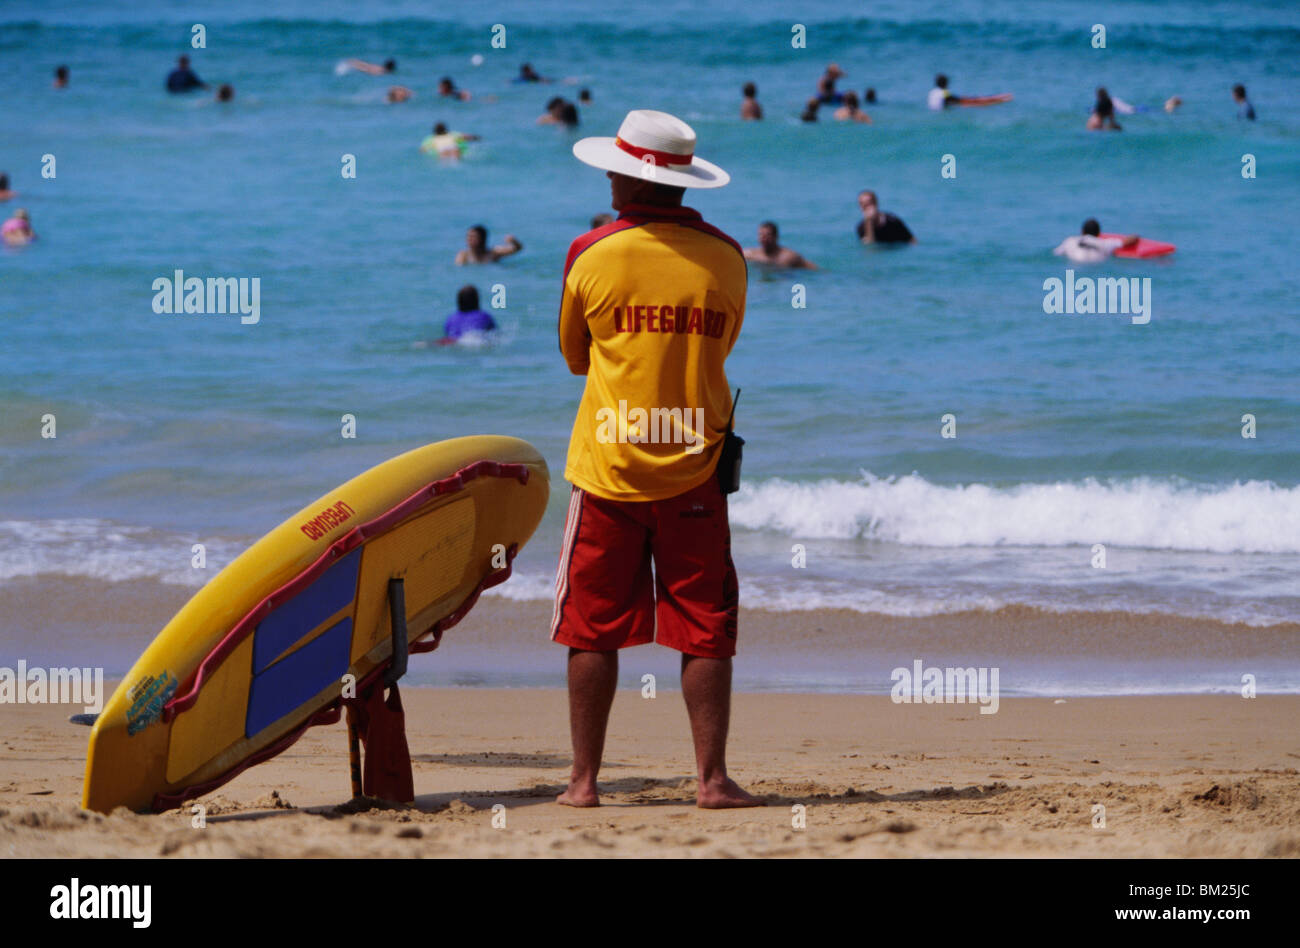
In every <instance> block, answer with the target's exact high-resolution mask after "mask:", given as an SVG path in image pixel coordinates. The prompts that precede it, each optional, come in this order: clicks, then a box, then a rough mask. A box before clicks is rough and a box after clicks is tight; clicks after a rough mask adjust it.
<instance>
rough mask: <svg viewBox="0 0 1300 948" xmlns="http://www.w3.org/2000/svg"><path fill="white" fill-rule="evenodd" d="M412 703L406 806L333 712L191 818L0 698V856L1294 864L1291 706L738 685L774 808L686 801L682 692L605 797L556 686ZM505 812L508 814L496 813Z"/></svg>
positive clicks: (621, 763) (736, 752)
mask: <svg viewBox="0 0 1300 948" xmlns="http://www.w3.org/2000/svg"><path fill="white" fill-rule="evenodd" d="M403 697H404V699H405V704H406V709H407V723H408V735H409V740H410V745H411V753H412V757H413V760H414V768H415V790H416V795H417V799H416V803H415V805H414V806H413V807H392V808H389V807H367V806H365V805H358V804H357V802H356V801H352V802H350V801H349V799H348V798H349V795H350V794H349V790H348V767H347V742H346V736H345V730H344V728H343V726H342V725H337V726H335V727H331V728H318V729H316V730H314V731H311V732H309V733H308V734H307V735H306V736H305V737H304V738H303V739H302V740H301V741H300V742H299V743H298V744H296V745H295V746H294V747H292V748H290V749H289V750H288V751H287V752H286V753H284V754H282V755H281V756H280V757H278V758H276V759H275V760H273V761H270V762H269V763H266V764H263V765H261V766H259V767H255V768H253V769H251V770H249V771H246V772H245V773H244V774H242V775H240V776H239V777H237V778H236V779H235V780H234V781H233V782H231V783H229V784H227V785H226V786H225V787H222V788H221V789H219V790H217V791H216V792H215V793H214V794H212V795H210V796H208V797H205V798H203V799H202V800H200V801H198V802H199V803H201V804H202V805H203V806H204V807H205V808H206V826H204V827H202V828H196V827H195V826H193V821H194V820H195V814H194V813H192V812H191V811H190V810H188V809H186V810H181V811H172V812H169V813H166V814H161V815H137V814H132V813H128V812H126V811H125V810H119V811H117V812H115V813H113V814H110V815H107V816H103V815H99V814H92V813H86V812H84V811H81V810H80V809H79V806H78V803H79V796H80V791H81V779H82V771H83V767H84V762H85V742H86V735H87V731H86V730H85V729H84V728H81V727H77V726H74V725H71V724H68V723H67V716H68V709H67V708H64V707H58V706H48V705H47V706H6V707H5V708H4V713H3V715H0V744H2V749H0V754H2V755H3V761H4V764H3V767H2V768H0V854H3V855H4V856H6V857H51V856H52V857H126V856H132V857H181V856H191V857H341V856H352V857H355V856H359V857H399V856H407V857H447V856H451V857H523V856H553V857H566V856H618V857H622V856H628V857H657V856H668V857H681V856H707V857H725V856H778V857H805V856H818V857H823V856H847V857H862V856H903V857H906V856H1004V857H1005V856H1027V857H1054V856H1083V857H1295V856H1300V825H1298V823H1297V820H1296V814H1297V811H1298V810H1300V779H1298V778H1297V770H1296V767H1297V761H1300V739H1298V738H1297V733H1296V729H1295V721H1296V720H1297V718H1298V717H1300V697H1294V696H1275V697H1269V696H1264V697H1259V698H1256V699H1253V700H1245V699H1242V698H1237V697H1227V696H1189V697H1179V696H1162V697H1134V698H1088V699H1068V700H1065V701H1064V702H1063V703H1060V702H1059V700H1052V699H1037V698H1023V699H1003V701H1002V702H1001V706H1000V708H999V711H998V713H997V714H992V715H980V714H979V713H978V710H977V708H976V707H975V706H973V705H960V706H954V705H946V706H942V705H931V706H916V705H912V706H909V705H898V704H893V703H892V702H891V701H890V699H889V698H888V697H882V696H855V695H800V694H739V695H737V696H736V699H735V706H734V714H733V724H732V751H731V755H730V767H731V770H732V773H733V775H734V776H736V777H737V778H738V779H739V780H740V781H741V782H742V783H743V784H744V785H745V786H747V787H748V788H749V789H750V790H751V791H753V792H754V793H756V794H758V795H760V796H761V797H762V798H763V799H764V800H765V802H766V803H767V806H766V807H764V808H762V809H752V810H734V811H726V812H721V811H705V810H699V809H697V808H696V807H695V806H694V776H693V769H694V768H693V761H692V756H691V747H690V742H689V737H688V733H687V727H686V715H685V710H684V708H683V706H682V702H681V696H680V694H679V693H677V692H674V691H669V690H666V689H661V690H660V691H659V692H658V695H657V697H656V698H654V699H645V698H642V697H641V695H640V692H639V691H636V690H631V689H623V690H621V691H620V693H619V694H618V696H617V698H616V700H615V704H614V711H613V716H612V719H611V726H610V738H609V743H608V747H607V751H606V764H605V769H604V771H603V775H602V776H603V781H602V791H603V796H602V803H603V805H602V806H601V807H600V808H599V809H596V810H574V809H570V808H566V807H561V806H558V805H557V804H556V803H555V802H554V797H555V794H556V793H557V792H558V791H559V790H560V789H561V788H562V786H563V783H564V780H565V778H566V776H567V772H568V766H569V762H570V756H569V754H570V751H569V743H568V732H567V718H566V711H565V708H566V703H565V702H566V698H565V694H564V692H563V691H561V690H559V689H509V690H504V689H503V690H494V689H473V688H445V689H427V688H414V689H407V690H405V691H404V692H403ZM498 804H500V805H502V806H503V807H504V808H505V809H504V810H503V811H496V812H497V813H498V814H503V815H504V822H505V825H504V826H501V827H499V828H494V826H493V819H494V807H496V806H497V805H498ZM1095 804H1101V805H1102V806H1104V807H1105V827H1104V828H1101V827H1094V825H1093V822H1094V810H1093V807H1094V805H1095ZM796 805H802V806H803V807H804V808H805V810H804V812H803V816H804V819H805V821H806V825H805V827H804V828H798V829H796V828H795V827H794V826H793V821H794V817H795V810H794V807H795V806H796ZM497 821H498V823H499V822H500V817H499V816H498V820H497Z"/></svg>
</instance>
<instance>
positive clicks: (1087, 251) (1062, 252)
mask: <svg viewBox="0 0 1300 948" xmlns="http://www.w3.org/2000/svg"><path fill="white" fill-rule="evenodd" d="M1139 239H1140V238H1139V237H1138V235H1137V234H1130V235H1128V236H1127V237H1102V236H1101V225H1100V224H1098V223H1097V219H1096V218H1095V217H1090V218H1088V219H1087V220H1086V221H1084V222H1083V227H1082V230H1081V233H1078V234H1075V235H1073V236H1071V237H1066V238H1065V240H1063V241H1061V244H1060V246H1059V247H1057V248H1056V249H1055V250H1053V251H1052V253H1054V254H1056V255H1057V256H1058V257H1066V258H1067V259H1069V261H1070V262H1071V263H1102V262H1103V261H1105V260H1107V259H1108V258H1109V257H1110V256H1111V254H1113V253H1114V252H1115V251H1116V250H1118V249H1119V248H1120V247H1132V246H1133V245H1134V244H1136V243H1137V242H1138V240H1139Z"/></svg>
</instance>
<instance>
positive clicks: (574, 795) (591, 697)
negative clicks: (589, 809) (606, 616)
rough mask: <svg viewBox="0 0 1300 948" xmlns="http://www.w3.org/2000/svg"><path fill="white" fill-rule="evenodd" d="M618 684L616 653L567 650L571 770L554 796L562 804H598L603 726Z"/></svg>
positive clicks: (606, 721) (603, 741)
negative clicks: (565, 782) (567, 783)
mask: <svg viewBox="0 0 1300 948" xmlns="http://www.w3.org/2000/svg"><path fill="white" fill-rule="evenodd" d="M617 687H618V652H617V651H611V652H587V651H584V650H582V649H579V648H571V649H569V731H570V733H571V734H572V737H573V773H572V774H571V775H570V777H569V789H567V790H565V791H564V792H563V793H561V794H560V795H559V796H558V797H556V798H555V802H556V803H562V804H564V805H565V806H600V797H599V796H597V793H596V775H597V774H598V773H599V772H600V759H601V757H602V756H603V755H604V753H605V727H606V725H608V724H609V709H610V706H611V705H613V703H614V690H615V688H617Z"/></svg>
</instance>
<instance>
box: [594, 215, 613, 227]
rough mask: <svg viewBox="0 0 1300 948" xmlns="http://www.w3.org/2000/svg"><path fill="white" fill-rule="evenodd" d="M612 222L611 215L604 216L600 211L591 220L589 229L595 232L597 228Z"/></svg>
mask: <svg viewBox="0 0 1300 948" xmlns="http://www.w3.org/2000/svg"><path fill="white" fill-rule="evenodd" d="M613 220H614V215H613V214H606V213H605V212H603V211H602V212H601V213H599V214H597V215H596V216H595V217H593V218H592V219H591V229H592V230H595V229H596V228H597V227H604V226H605V225H606V224H609V223H612V222H613Z"/></svg>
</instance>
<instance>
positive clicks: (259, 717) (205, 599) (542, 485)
mask: <svg viewBox="0 0 1300 948" xmlns="http://www.w3.org/2000/svg"><path fill="white" fill-rule="evenodd" d="M549 493H550V484H549V474H548V472H547V469H546V461H545V460H544V459H543V458H542V456H541V455H540V454H539V453H538V452H537V450H536V449H535V448H534V447H533V446H532V445H530V444H528V442H526V441H521V440H519V439H518V438H506V437H499V436H495V435H481V436H475V437H469V438H455V439H452V440H450V441H441V442H438V443H437V444H430V445H426V446H425V447H423V448H417V449H416V450H414V451H409V452H407V453H406V454H403V455H400V456H398V457H395V458H393V459H391V460H389V461H386V462H384V463H383V464H380V465H378V466H377V467H373V468H371V469H370V470H368V471H366V472H365V473H364V474H361V475H360V476H358V477H355V478H353V479H352V480H350V481H348V482H347V483H346V484H344V485H342V486H341V487H338V488H336V489H335V490H332V491H330V492H329V493H328V494H326V495H325V496H324V497H322V498H320V499H319V500H317V501H315V502H314V503H311V504H308V505H307V506H306V507H304V508H303V509H302V510H301V511H299V512H298V513H296V514H294V516H292V517H290V518H289V519H288V520H286V521H285V522H284V523H282V524H280V526H278V527H276V528H275V529H274V530H272V531H271V532H270V533H268V534H267V535H266V536H264V537H262V539H260V540H258V541H257V542H256V543H254V544H253V545H252V546H251V547H249V548H248V549H247V550H246V551H244V553H242V554H241V555H240V556H239V557H238V558H236V559H235V560H234V561H233V562H232V563H231V564H230V565H229V566H227V567H226V568H225V569H224V570H222V571H221V572H220V573H219V574H218V575H217V576H216V577H214V578H213V579H212V581H211V582H209V583H208V584H207V585H206V586H204V587H203V588H202V589H201V590H199V592H198V593H197V594H196V595H195V596H194V598H193V599H191V600H190V601H189V602H188V603H187V604H186V605H185V606H184V608H182V609H181V611H180V612H178V613H177V614H176V616H175V617H174V618H173V619H172V620H171V622H169V623H168V624H167V626H166V627H165V628H164V629H163V630H162V631H161V632H160V633H159V634H158V637H157V638H155V639H154V641H153V643H152V644H151V645H150V646H149V647H148V648H147V649H145V652H144V654H143V655H141V656H140V659H139V660H138V661H137V662H136V663H135V665H134V666H133V667H132V668H131V670H130V672H128V673H127V676H126V678H125V679H123V681H122V683H121V684H120V685H119V686H118V688H117V690H116V691H115V692H114V693H113V696H112V697H111V698H110V699H109V701H108V703H107V704H106V705H105V706H104V711H103V713H102V714H100V716H99V718H98V720H97V721H96V722H95V726H94V728H93V729H92V731H91V734H90V749H89V752H88V754H87V759H86V779H85V786H84V789H83V793H82V806H83V807H85V808H87V809H90V810H99V811H101V812H108V811H110V810H112V809H113V808H114V807H118V806H126V807H129V808H131V809H133V810H138V811H144V810H150V809H154V810H158V809H166V808H167V807H170V806H177V805H179V804H180V802H181V801H183V800H184V799H187V798H189V797H193V796H198V795H200V794H202V793H204V792H207V791H208V790H211V789H212V788H214V787H215V786H217V785H219V784H221V783H223V782H225V781H226V780H228V779H230V778H231V777H233V776H234V775H235V774H237V773H238V772H239V771H240V770H242V769H243V768H244V767H247V766H249V765H250V764H252V763H257V762H259V761H261V760H264V759H267V758H268V757H270V756H274V754H276V753H279V751H281V750H283V749H284V748H285V747H287V746H288V745H289V744H291V743H292V742H293V741H294V740H296V739H297V737H298V736H299V735H300V734H301V733H302V731H303V730H305V729H306V728H307V727H309V726H310V725H311V724H313V723H327V722H328V720H330V719H331V718H330V716H331V715H336V714H337V707H338V699H339V698H340V696H341V693H342V690H343V687H344V682H345V680H348V679H345V676H347V675H351V676H354V680H355V681H356V682H364V681H365V680H366V679H367V677H368V676H373V675H375V674H376V673H377V670H379V669H381V668H383V667H385V666H387V665H388V664H389V662H390V660H391V658H392V653H393V648H392V639H391V633H392V621H391V619H390V614H389V592H388V590H389V580H392V579H401V580H402V586H403V589H404V598H405V611H406V623H407V639H408V642H410V643H415V642H416V640H418V639H421V638H423V637H425V636H427V635H428V634H429V633H430V632H432V633H434V635H435V639H436V637H437V636H440V635H441V634H442V630H443V629H444V628H446V627H448V626H449V625H450V624H453V623H454V622H456V621H458V620H459V618H460V617H461V616H462V615H464V613H465V612H466V611H468V609H469V607H470V606H472V605H473V604H474V601H475V599H477V597H478V594H479V592H481V591H482V590H483V589H484V588H486V587H487V586H491V585H495V584H496V583H497V582H499V581H501V580H502V579H504V578H505V577H506V576H508V575H509V561H510V560H511V559H512V558H513V556H514V554H515V552H516V551H517V550H518V549H519V548H520V547H522V546H523V545H524V543H526V542H527V540H528V538H529V537H530V536H532V534H533V531H534V530H535V529H536V528H537V524H538V523H539V522H540V521H541V518H542V514H543V512H544V511H545V509H546V501H547V499H548V497H549Z"/></svg>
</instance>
